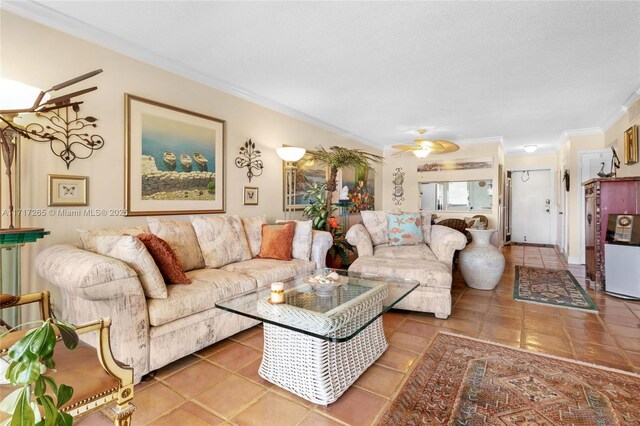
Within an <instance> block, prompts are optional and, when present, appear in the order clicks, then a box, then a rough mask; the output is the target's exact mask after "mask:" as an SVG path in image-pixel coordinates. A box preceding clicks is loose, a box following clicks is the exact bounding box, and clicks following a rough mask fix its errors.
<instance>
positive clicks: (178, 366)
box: [155, 355, 199, 379]
mask: <svg viewBox="0 0 640 426" xmlns="http://www.w3.org/2000/svg"><path fill="white" fill-rule="evenodd" d="M198 360H199V358H198V357H197V356H193V355H187V356H185V357H183V358H180V359H178V360H176V361H173V362H172V363H171V364H169V365H167V366H165V367H162V368H161V369H159V370H157V371H156V375H155V378H156V379H164V378H165V377H168V376H170V375H172V374H174V373H175V372H176V371H180V370H182V369H183V368H185V367H188V366H189V365H191V364H193V363H194V362H196V361H198Z"/></svg>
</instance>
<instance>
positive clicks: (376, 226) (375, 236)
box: [360, 210, 389, 246]
mask: <svg viewBox="0 0 640 426" xmlns="http://www.w3.org/2000/svg"><path fill="white" fill-rule="evenodd" d="M360 214H361V215H362V223H363V224H364V227H365V228H367V231H368V232H369V235H370V236H371V241H372V242H373V245H374V246H377V245H378V244H387V243H388V242H389V225H388V223H387V215H386V213H385V212H383V211H375V210H363V211H361V212H360Z"/></svg>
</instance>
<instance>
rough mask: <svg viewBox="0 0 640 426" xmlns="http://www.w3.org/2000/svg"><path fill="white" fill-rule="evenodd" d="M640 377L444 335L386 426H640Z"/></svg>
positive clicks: (403, 392)
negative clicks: (443, 425) (445, 425)
mask: <svg viewBox="0 0 640 426" xmlns="http://www.w3.org/2000/svg"><path fill="white" fill-rule="evenodd" d="M639 423H640V375H636V374H633V373H625V372H623V371H618V370H613V369H609V368H604V367H603V368H600V367H595V366H593V365H590V364H585V363H581V362H577V361H571V360H567V359H564V358H558V357H552V356H546V355H542V354H536V353H533V352H529V351H525V350H522V349H514V348H509V347H506V346H502V345H497V344H493V343H489V342H484V341H481V340H477V339H472V338H467V337H462V336H456V335H451V334H444V333H440V334H438V335H436V337H435V338H434V340H433V342H432V343H431V345H430V346H429V349H427V353H426V354H425V355H424V357H423V358H422V360H421V361H420V363H419V364H418V365H417V366H416V368H415V370H414V371H413V372H412V373H411V375H410V376H409V378H408V379H407V383H406V384H405V385H404V387H403V389H402V390H401V391H400V394H399V395H398V397H397V398H396V399H395V400H394V401H393V402H392V403H391V406H390V407H389V408H388V409H387V412H386V413H385V414H384V416H383V418H382V420H381V421H380V423H379V424H380V425H397V426H400V425H403V426H404V425H432V424H433V425H435V424H438V425H439V424H448V425H501V426H510V425H513V426H515V425H535V426H542V425H545V426H547V425H549V426H550V425H601V426H605V425H607V426H608V425H637V424H639Z"/></svg>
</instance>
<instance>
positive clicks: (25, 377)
mask: <svg viewBox="0 0 640 426" xmlns="http://www.w3.org/2000/svg"><path fill="white" fill-rule="evenodd" d="M14 362H16V366H15V368H13V369H12V370H11V374H10V375H7V377H8V379H9V381H10V382H11V384H12V385H13V386H20V385H28V384H31V383H33V382H35V381H36V379H37V378H38V376H39V375H40V365H42V364H40V361H38V360H35V359H34V360H28V361H14Z"/></svg>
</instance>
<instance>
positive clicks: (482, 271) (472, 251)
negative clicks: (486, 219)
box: [458, 228, 504, 290]
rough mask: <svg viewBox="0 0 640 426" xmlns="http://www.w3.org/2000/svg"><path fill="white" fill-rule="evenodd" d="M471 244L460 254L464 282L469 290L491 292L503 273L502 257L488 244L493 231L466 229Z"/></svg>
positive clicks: (498, 251)
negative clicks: (469, 235)
mask: <svg viewBox="0 0 640 426" xmlns="http://www.w3.org/2000/svg"><path fill="white" fill-rule="evenodd" d="M467 231H469V233H470V234H471V237H472V240H471V244H469V245H467V246H466V247H465V248H464V250H462V251H461V252H460V257H459V258H458V260H459V265H460V270H461V272H462V276H463V277H464V281H465V282H466V283H467V285H468V286H469V287H471V288H476V289H478V290H493V289H494V288H495V287H496V285H497V284H498V282H499V281H500V277H501V276H502V272H504V256H503V255H502V252H500V250H498V249H497V248H495V247H494V246H493V245H492V244H491V243H490V242H489V240H490V238H491V235H492V234H493V233H494V232H495V231H496V230H495V229H473V228H467Z"/></svg>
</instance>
